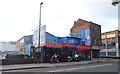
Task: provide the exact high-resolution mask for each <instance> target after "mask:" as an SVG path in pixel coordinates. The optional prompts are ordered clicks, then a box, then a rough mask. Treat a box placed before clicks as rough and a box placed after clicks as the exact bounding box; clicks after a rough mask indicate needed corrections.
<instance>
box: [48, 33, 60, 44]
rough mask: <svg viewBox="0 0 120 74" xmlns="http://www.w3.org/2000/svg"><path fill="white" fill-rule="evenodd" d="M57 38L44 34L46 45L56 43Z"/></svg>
mask: <svg viewBox="0 0 120 74" xmlns="http://www.w3.org/2000/svg"><path fill="white" fill-rule="evenodd" d="M58 41H59V38H58V37H55V36H53V35H50V34H48V33H46V43H58Z"/></svg>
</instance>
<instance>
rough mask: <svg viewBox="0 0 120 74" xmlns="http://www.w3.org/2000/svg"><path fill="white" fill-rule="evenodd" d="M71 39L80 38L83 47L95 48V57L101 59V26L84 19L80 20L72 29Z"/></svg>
mask: <svg viewBox="0 0 120 74" xmlns="http://www.w3.org/2000/svg"><path fill="white" fill-rule="evenodd" d="M70 37H77V38H80V39H81V42H80V43H81V45H83V46H91V47H92V48H93V57H100V49H101V43H102V42H101V26H100V25H98V24H96V23H93V22H91V21H90V22H89V21H85V20H83V19H78V20H77V21H75V22H74V25H73V27H72V28H71V29H70ZM96 47H97V48H96Z"/></svg>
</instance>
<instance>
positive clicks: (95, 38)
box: [90, 23, 102, 46]
mask: <svg viewBox="0 0 120 74" xmlns="http://www.w3.org/2000/svg"><path fill="white" fill-rule="evenodd" d="M90 38H91V46H101V45H102V41H101V26H100V25H96V24H94V23H91V25H90Z"/></svg>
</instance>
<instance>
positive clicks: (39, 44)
mask: <svg viewBox="0 0 120 74" xmlns="http://www.w3.org/2000/svg"><path fill="white" fill-rule="evenodd" d="M42 4H43V2H41V3H40V16H39V35H38V38H39V39H38V48H39V47H40V27H41V5H42Z"/></svg>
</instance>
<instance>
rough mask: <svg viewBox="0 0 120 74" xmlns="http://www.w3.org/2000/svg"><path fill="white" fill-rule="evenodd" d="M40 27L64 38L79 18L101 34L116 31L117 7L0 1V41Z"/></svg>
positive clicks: (93, 1)
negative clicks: (94, 26)
mask: <svg viewBox="0 0 120 74" xmlns="http://www.w3.org/2000/svg"><path fill="white" fill-rule="evenodd" d="M40 2H43V5H42V7H41V8H42V9H41V24H42V25H46V31H47V32H49V33H51V34H53V35H55V36H62V37H64V36H68V35H69V33H70V28H72V26H73V25H74V21H75V20H78V19H79V18H81V19H83V20H86V21H91V22H94V23H97V24H99V25H101V28H102V29H101V31H102V33H103V32H107V31H112V30H117V29H118V6H112V5H111V2H112V0H0V41H17V40H19V39H20V38H21V37H23V36H27V35H31V34H33V32H34V29H35V28H36V27H37V26H39V14H40Z"/></svg>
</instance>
